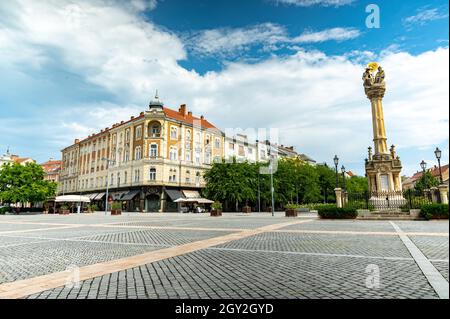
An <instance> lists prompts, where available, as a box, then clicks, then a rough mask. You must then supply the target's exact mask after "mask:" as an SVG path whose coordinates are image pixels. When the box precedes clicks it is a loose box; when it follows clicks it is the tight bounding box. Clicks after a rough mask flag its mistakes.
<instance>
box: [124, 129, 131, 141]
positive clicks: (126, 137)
mask: <svg viewBox="0 0 450 319" xmlns="http://www.w3.org/2000/svg"><path fill="white" fill-rule="evenodd" d="M129 141H130V129H127V130H126V131H125V142H129Z"/></svg>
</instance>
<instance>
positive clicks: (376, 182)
mask: <svg viewBox="0 0 450 319" xmlns="http://www.w3.org/2000/svg"><path fill="white" fill-rule="evenodd" d="M384 78H385V73H384V70H383V69H382V68H381V67H380V66H379V65H378V64H377V63H375V62H372V63H369V65H368V66H367V68H366V70H365V72H364V74H363V77H362V79H363V82H364V83H363V85H364V92H365V94H366V96H367V98H368V99H369V100H370V105H371V112H372V129H373V144H374V154H372V148H371V147H369V157H368V159H367V160H366V163H365V168H366V176H368V177H369V189H370V191H371V200H372V203H373V204H374V205H378V206H379V207H377V208H384V206H383V205H384V204H388V203H389V205H390V203H391V202H393V201H392V200H394V199H395V203H396V204H395V205H397V206H398V207H399V206H401V205H402V203H403V197H402V195H401V193H400V192H401V181H400V174H401V169H402V165H401V162H400V158H399V157H398V156H397V154H396V152H395V146H394V145H392V146H391V147H390V148H389V149H388V146H387V136H386V127H385V124H384V113H383V98H384V94H385V92H386V84H385V82H384ZM386 177H387V180H384V179H385V178H386ZM382 178H383V181H382ZM374 186H375V187H374ZM382 186H383V187H382ZM380 191H383V196H381V195H380ZM385 192H387V194H385ZM377 203H378V204H377ZM389 205H388V206H389ZM398 207H392V208H398ZM390 208H391V207H390Z"/></svg>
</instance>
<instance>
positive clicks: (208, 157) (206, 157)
mask: <svg viewBox="0 0 450 319" xmlns="http://www.w3.org/2000/svg"><path fill="white" fill-rule="evenodd" d="M205 164H211V153H206V154H205Z"/></svg>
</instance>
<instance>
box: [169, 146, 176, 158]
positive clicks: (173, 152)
mask: <svg viewBox="0 0 450 319" xmlns="http://www.w3.org/2000/svg"><path fill="white" fill-rule="evenodd" d="M177 157H178V150H177V148H176V147H171V148H170V152H169V159H170V160H171V161H176V160H177Z"/></svg>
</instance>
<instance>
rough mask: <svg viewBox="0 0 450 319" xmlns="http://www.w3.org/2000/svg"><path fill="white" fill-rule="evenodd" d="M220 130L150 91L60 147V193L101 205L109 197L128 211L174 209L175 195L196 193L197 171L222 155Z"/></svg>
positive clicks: (199, 184)
mask: <svg viewBox="0 0 450 319" xmlns="http://www.w3.org/2000/svg"><path fill="white" fill-rule="evenodd" d="M223 145H224V134H223V133H222V132H221V131H220V130H219V129H217V128H216V127H215V126H214V125H213V124H211V123H210V122H208V121H207V120H206V119H205V118H204V117H203V116H201V117H195V116H193V115H192V113H191V112H189V111H188V110H187V108H186V105H181V106H180V107H179V109H178V110H172V109H169V108H167V107H165V106H164V105H163V103H162V102H161V101H160V99H159V98H158V96H156V97H155V98H154V99H153V100H152V101H151V102H150V105H149V109H148V110H147V111H145V112H141V113H140V114H139V116H137V117H131V118H130V119H129V120H128V121H122V122H120V123H116V124H114V125H113V126H112V127H108V128H105V129H103V130H101V131H100V132H99V133H96V134H94V135H91V136H89V137H87V138H86V139H84V140H81V141H80V140H75V142H74V144H73V145H71V146H69V147H67V148H65V149H64V150H62V170H61V177H60V181H61V182H60V189H59V193H61V194H83V195H87V196H89V197H90V198H91V200H92V201H93V202H95V203H97V204H98V205H99V206H100V207H104V201H105V196H106V186H107V184H108V188H109V190H110V193H109V194H110V196H109V197H110V199H112V200H114V201H119V202H122V203H123V206H124V207H123V208H124V209H125V210H129V211H146V212H155V211H176V210H177V209H178V205H177V203H175V202H174V201H175V200H176V199H178V198H180V197H199V193H198V192H199V190H200V189H202V188H203V187H205V182H204V180H203V174H204V172H205V170H207V169H209V168H210V166H211V164H212V163H213V161H214V160H215V159H218V158H222V157H223V156H224V154H223Z"/></svg>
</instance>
